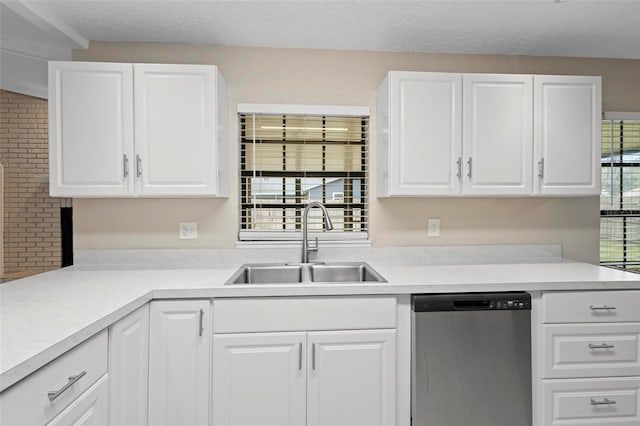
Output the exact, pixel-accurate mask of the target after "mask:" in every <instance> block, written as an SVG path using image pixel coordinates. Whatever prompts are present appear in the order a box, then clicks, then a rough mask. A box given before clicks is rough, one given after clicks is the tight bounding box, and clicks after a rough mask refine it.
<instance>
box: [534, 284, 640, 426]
mask: <svg viewBox="0 0 640 426" xmlns="http://www.w3.org/2000/svg"><path fill="white" fill-rule="evenodd" d="M639 300H640V292H638V291H582V292H548V293H543V295H542V301H541V309H540V318H541V324H539V326H538V327H539V328H538V333H537V334H538V336H539V339H538V344H539V348H538V349H539V351H538V354H539V360H540V361H539V368H538V371H539V372H540V374H539V380H540V381H539V389H540V394H539V395H540V404H539V407H540V411H539V418H540V422H541V423H542V424H543V425H544V426H555V425H571V426H587V425H589V426H596V425H599V426H614V425H616V426H623V425H624V426H631V425H633V426H638V425H640V310H638V301H639Z"/></svg>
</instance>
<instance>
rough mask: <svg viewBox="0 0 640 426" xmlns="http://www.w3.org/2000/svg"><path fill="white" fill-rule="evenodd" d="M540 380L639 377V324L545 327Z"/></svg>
mask: <svg viewBox="0 0 640 426" xmlns="http://www.w3.org/2000/svg"><path fill="white" fill-rule="evenodd" d="M542 344H543V347H542V353H544V357H543V362H544V367H543V377H544V378H562V377H608V376H638V375H640V323H621V324H567V325H563V324H558V325H555V324H553V325H545V326H544V341H543V342H542Z"/></svg>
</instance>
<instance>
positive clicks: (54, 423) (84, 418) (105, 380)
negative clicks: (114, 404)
mask: <svg viewBox="0 0 640 426" xmlns="http://www.w3.org/2000/svg"><path fill="white" fill-rule="evenodd" d="M106 424H111V423H110V422H109V375H108V374H105V375H104V376H102V378H101V379H100V380H98V381H97V382H96V383H95V384H94V385H93V386H91V388H89V389H88V390H87V391H86V392H85V393H83V394H82V395H80V397H79V398H77V399H76V400H75V401H73V402H72V403H71V405H69V406H68V407H67V408H65V409H64V411H63V412H62V413H60V414H58V416H56V417H55V418H54V419H53V420H51V422H49V423H47V426H66V425H73V426H102V425H106Z"/></svg>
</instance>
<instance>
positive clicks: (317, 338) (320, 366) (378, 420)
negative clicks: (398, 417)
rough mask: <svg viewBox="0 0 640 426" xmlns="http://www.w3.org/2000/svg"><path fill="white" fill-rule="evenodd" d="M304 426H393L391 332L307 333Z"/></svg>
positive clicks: (393, 387) (393, 376)
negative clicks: (307, 349)
mask: <svg viewBox="0 0 640 426" xmlns="http://www.w3.org/2000/svg"><path fill="white" fill-rule="evenodd" d="M307 345H308V347H309V353H308V356H307V365H308V368H307V372H308V379H307V381H308V388H307V395H308V396H307V398H308V402H307V425H309V426H316V425H326V426H331V425H338V424H339V425H343V426H345V425H368V426H374V425H392V424H395V423H396V422H395V414H396V413H395V399H396V393H395V387H396V380H395V368H396V363H395V331H394V330H359V331H330V332H313V333H309V334H308V341H307Z"/></svg>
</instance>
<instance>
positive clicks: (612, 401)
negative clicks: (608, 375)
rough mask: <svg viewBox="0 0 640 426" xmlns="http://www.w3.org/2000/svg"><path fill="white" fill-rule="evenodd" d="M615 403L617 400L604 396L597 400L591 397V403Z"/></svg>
mask: <svg viewBox="0 0 640 426" xmlns="http://www.w3.org/2000/svg"><path fill="white" fill-rule="evenodd" d="M615 403H616V401H615V400H613V399H609V398H604V399H603V400H602V401H596V400H595V399H593V398H591V405H613V404H615Z"/></svg>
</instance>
